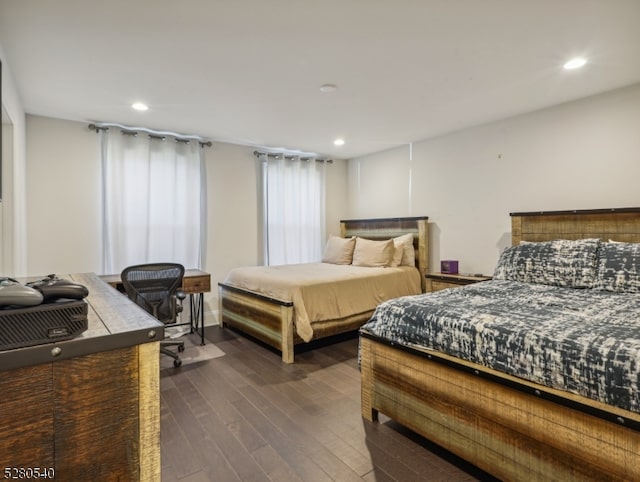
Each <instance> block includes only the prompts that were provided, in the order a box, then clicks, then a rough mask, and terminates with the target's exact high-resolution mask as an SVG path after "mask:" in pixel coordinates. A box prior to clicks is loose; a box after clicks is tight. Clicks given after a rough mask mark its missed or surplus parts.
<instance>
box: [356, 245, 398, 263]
mask: <svg viewBox="0 0 640 482" xmlns="http://www.w3.org/2000/svg"><path fill="white" fill-rule="evenodd" d="M395 251H396V248H395V244H394V243H393V239H387V240H386V241H373V240H371V239H365V238H356V247H355V249H354V250H353V261H352V263H351V264H353V265H354V266H369V267H383V266H389V265H390V264H391V261H392V259H393V255H394V253H395Z"/></svg>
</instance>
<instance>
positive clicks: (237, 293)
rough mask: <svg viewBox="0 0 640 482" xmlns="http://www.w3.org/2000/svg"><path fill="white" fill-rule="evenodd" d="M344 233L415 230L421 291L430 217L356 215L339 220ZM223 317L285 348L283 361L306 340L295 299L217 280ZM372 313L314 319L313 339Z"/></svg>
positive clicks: (381, 235) (350, 327)
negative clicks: (300, 331) (296, 315)
mask: <svg viewBox="0 0 640 482" xmlns="http://www.w3.org/2000/svg"><path fill="white" fill-rule="evenodd" d="M340 232H341V235H342V237H345V238H350V237H352V236H360V237H362V238H367V239H375V240H382V239H391V238H395V237H397V236H401V235H403V234H407V233H412V234H413V245H414V251H415V256H416V267H417V268H418V271H419V272H420V278H421V286H422V291H423V292H424V291H425V285H426V278H425V274H426V272H427V269H428V266H429V259H428V256H429V255H428V253H429V249H428V217H426V216H422V217H411V218H385V219H353V220H342V221H340ZM218 291H219V305H220V306H219V308H220V320H221V324H222V326H223V327H225V326H232V327H234V328H236V329H238V330H240V331H242V332H244V333H246V334H248V335H250V336H252V337H254V338H257V339H258V340H260V341H262V342H264V343H267V344H268V345H270V346H272V347H274V348H276V349H278V350H280V351H281V352H282V361H284V362H286V363H293V359H294V345H296V344H299V343H304V341H303V340H302V339H301V338H300V337H299V336H298V335H297V333H296V331H295V324H294V312H293V303H292V302H290V301H283V300H278V299H274V298H270V297H268V296H264V295H261V294H259V293H255V292H253V291H248V290H244V289H240V288H236V287H234V286H230V285H227V284H225V283H218ZM372 314H373V310H371V311H367V312H365V313H359V314H356V315H352V316H348V317H345V318H339V319H336V320H327V321H320V322H314V323H313V324H312V328H313V339H314V340H316V339H319V338H324V337H327V336H331V335H337V334H339V333H345V332H348V331H354V330H357V329H358V328H360V326H362V325H363V324H364V323H365V322H366V321H367V320H368V319H369V318H370V317H371V315H372Z"/></svg>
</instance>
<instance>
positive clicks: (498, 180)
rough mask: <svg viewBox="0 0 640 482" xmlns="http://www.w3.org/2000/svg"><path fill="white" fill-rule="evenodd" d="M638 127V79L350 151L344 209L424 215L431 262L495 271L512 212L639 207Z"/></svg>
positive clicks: (363, 214) (434, 265)
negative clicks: (364, 152)
mask: <svg viewBox="0 0 640 482" xmlns="http://www.w3.org/2000/svg"><path fill="white" fill-rule="evenodd" d="M427 115H428V113H427ZM639 126H640V84H637V85H634V86H631V87H627V88H623V89H618V90H615V91H612V92H609V93H606V94H602V95H598V96H594V97H590V98H587V99H583V100H580V101H576V102H571V103H567V104H563V105H560V106H557V107H553V108H549V109H545V110H541V111H537V112H533V113H530V114H526V115H521V116H518V117H513V118H510V119H505V120H502V121H499V122H494V123H491V124H487V125H482V126H478V127H474V128H470V129H466V130H464V131H460V132H455V133H452V134H449V135H446V136H442V137H438V138H433V139H428V140H424V141H421V142H417V143H414V144H413V155H412V160H410V159H409V146H401V147H398V148H396V149H392V150H389V151H385V152H382V153H377V154H374V155H370V156H365V157H362V158H358V159H353V160H351V161H349V168H348V170H349V181H348V189H349V208H350V210H349V215H350V216H352V217H383V216H419V215H427V216H429V220H430V222H431V223H432V224H431V225H430V228H431V236H430V242H431V247H430V259H431V269H432V270H437V271H439V262H440V260H442V259H457V260H459V261H460V271H461V272H470V273H492V272H493V268H494V266H495V263H496V261H497V258H498V256H499V253H500V252H501V251H502V249H504V247H505V246H507V245H508V244H509V243H510V231H511V224H510V223H511V221H510V217H509V213H510V212H518V211H540V210H559V209H588V208H613V207H629V206H640V192H639V189H638V188H639V183H638V179H640V134H639V133H640V130H639Z"/></svg>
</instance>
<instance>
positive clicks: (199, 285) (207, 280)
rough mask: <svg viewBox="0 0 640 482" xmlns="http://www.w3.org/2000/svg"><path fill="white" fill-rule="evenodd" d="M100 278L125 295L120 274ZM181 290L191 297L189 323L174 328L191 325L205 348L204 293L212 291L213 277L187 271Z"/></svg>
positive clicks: (178, 324) (196, 270) (203, 273)
mask: <svg viewBox="0 0 640 482" xmlns="http://www.w3.org/2000/svg"><path fill="white" fill-rule="evenodd" d="M100 278H102V279H103V280H104V281H106V282H107V283H109V285H111V286H113V287H114V288H115V289H117V290H118V291H120V292H121V293H124V286H122V280H121V279H120V275H119V274H108V275H103V276H100ZM181 289H182V291H183V292H184V293H186V294H188V295H189V308H190V313H189V323H176V324H174V325H172V326H181V325H189V327H190V331H191V333H196V334H198V335H200V344H201V345H203V346H204V344H205V343H204V293H208V292H209V291H211V275H210V274H209V273H206V272H205V271H200V270H199V269H187V270H185V272H184V276H183V278H182V287H181ZM194 321H195V323H194Z"/></svg>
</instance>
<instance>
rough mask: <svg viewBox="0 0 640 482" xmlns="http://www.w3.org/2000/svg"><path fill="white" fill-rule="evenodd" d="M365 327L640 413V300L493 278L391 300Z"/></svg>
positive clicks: (402, 341) (626, 295)
mask: <svg viewBox="0 0 640 482" xmlns="http://www.w3.org/2000/svg"><path fill="white" fill-rule="evenodd" d="M362 329H363V330H365V331H367V332H369V333H371V334H372V335H374V336H378V337H381V338H383V339H386V340H389V341H392V342H395V343H398V344H401V345H405V346H408V347H425V348H428V349H432V350H437V351H441V352H445V353H447V354H449V355H452V356H455V357H458V358H462V359H465V360H468V361H470V362H473V363H477V364H480V365H483V366H486V367H489V368H492V369H495V370H499V371H501V372H504V373H508V374H510V375H514V376H516V377H520V378H523V379H526V380H529V381H532V382H535V383H539V384H542V385H545V386H548V387H553V388H557V389H560V390H565V391H569V392H571V393H574V394H578V395H582V396H585V397H588V398H591V399H594V400H599V401H601V402H604V403H606V404H609V405H614V406H617V407H620V408H623V409H626V410H630V411H634V412H640V391H639V390H640V388H639V387H640V294H636V293H613V292H606V291H597V290H592V289H575V288H564V287H557V286H548V285H542V284H530V283H521V282H516V281H505V280H493V281H486V282H483V283H477V284H473V285H468V286H465V287H462V288H456V289H449V290H443V291H439V292H436V293H429V294H423V295H417V296H408V297H403V298H397V299H394V300H390V301H387V302H385V303H382V304H381V305H379V306H378V308H377V309H376V311H375V313H374V315H373V317H372V318H371V320H370V321H369V322H368V323H367V324H366V325H364V326H363V328H362Z"/></svg>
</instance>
